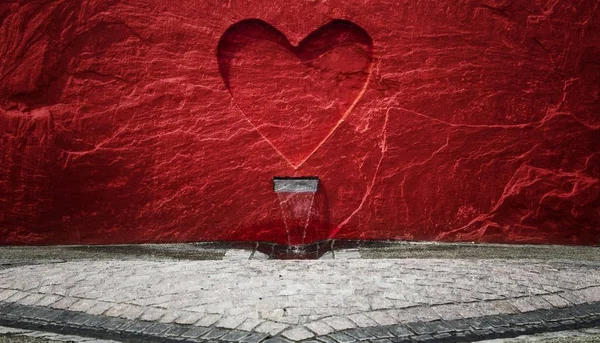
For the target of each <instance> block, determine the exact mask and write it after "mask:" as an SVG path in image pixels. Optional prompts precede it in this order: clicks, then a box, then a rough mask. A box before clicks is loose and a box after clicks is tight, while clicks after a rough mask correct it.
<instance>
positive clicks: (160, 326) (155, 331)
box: [143, 323, 171, 336]
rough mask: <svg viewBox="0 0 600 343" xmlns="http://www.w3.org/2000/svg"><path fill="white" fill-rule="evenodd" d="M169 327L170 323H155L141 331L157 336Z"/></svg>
mask: <svg viewBox="0 0 600 343" xmlns="http://www.w3.org/2000/svg"><path fill="white" fill-rule="evenodd" d="M170 328H171V326H170V325H167V324H164V323H155V324H154V325H151V326H149V327H148V328H146V329H144V331H143V333H145V334H147V335H152V336H157V335H160V334H162V333H164V332H165V331H167V330H169V329H170Z"/></svg>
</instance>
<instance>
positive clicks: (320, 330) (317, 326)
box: [304, 321, 335, 335]
mask: <svg viewBox="0 0 600 343" xmlns="http://www.w3.org/2000/svg"><path fill="white" fill-rule="evenodd" d="M304 326H305V327H307V328H308V329H309V330H311V331H312V332H314V333H316V334H317V335H327V334H329V333H332V332H334V331H335V329H334V328H332V327H331V326H329V325H327V324H325V323H324V322H322V321H317V322H311V323H307V324H304Z"/></svg>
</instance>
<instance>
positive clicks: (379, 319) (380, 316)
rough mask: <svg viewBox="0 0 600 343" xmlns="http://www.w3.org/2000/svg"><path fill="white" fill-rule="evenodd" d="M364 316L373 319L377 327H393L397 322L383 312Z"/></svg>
mask: <svg viewBox="0 0 600 343" xmlns="http://www.w3.org/2000/svg"><path fill="white" fill-rule="evenodd" d="M366 315H367V316H368V317H369V318H371V319H373V320H374V321H375V322H376V323H377V324H378V325H381V326H383V325H393V324H397V323H398V320H396V319H394V318H393V317H392V316H390V315H389V314H387V313H386V312H384V311H374V312H369V313H366Z"/></svg>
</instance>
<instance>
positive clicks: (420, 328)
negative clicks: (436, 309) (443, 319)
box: [405, 322, 434, 335]
mask: <svg viewBox="0 0 600 343" xmlns="http://www.w3.org/2000/svg"><path fill="white" fill-rule="evenodd" d="M405 325H406V326H407V327H408V328H409V329H410V330H412V331H413V332H414V333H416V334H417V335H424V334H430V333H433V332H434V330H433V329H432V328H430V327H429V326H427V324H425V323H421V322H413V323H406V324H405Z"/></svg>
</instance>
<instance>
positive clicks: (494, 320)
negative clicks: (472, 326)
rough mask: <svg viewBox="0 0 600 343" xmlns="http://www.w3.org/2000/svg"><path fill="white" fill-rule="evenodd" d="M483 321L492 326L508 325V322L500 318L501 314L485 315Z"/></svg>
mask: <svg viewBox="0 0 600 343" xmlns="http://www.w3.org/2000/svg"><path fill="white" fill-rule="evenodd" d="M485 321H486V322H487V323H489V324H490V325H492V327H498V326H508V323H507V322H505V321H504V320H502V316H489V317H485Z"/></svg>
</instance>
